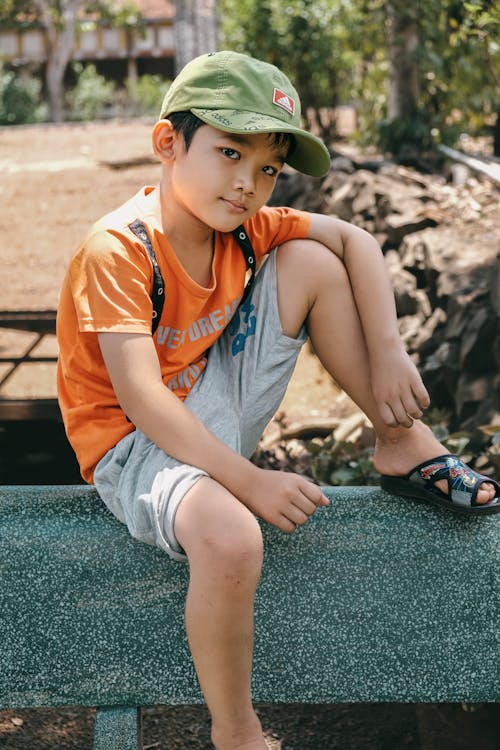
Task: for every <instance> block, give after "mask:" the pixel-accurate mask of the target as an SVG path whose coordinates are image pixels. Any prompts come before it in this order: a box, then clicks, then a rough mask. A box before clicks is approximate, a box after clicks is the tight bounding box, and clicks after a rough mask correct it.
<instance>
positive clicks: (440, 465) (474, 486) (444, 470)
mask: <svg viewBox="0 0 500 750" xmlns="http://www.w3.org/2000/svg"><path fill="white" fill-rule="evenodd" d="M409 479H412V480H413V481H417V482H418V483H419V484H420V483H422V484H425V485H429V484H430V485H431V488H432V489H433V490H434V491H435V492H437V493H439V494H441V495H444V493H443V492H441V490H440V489H439V488H438V487H435V484H436V482H439V481H440V480H441V479H444V480H446V482H447V484H448V497H449V499H450V500H451V502H452V503H454V504H455V505H460V506H462V507H467V508H469V507H471V506H476V505H477V503H476V497H477V493H478V490H479V487H480V485H481V484H482V483H483V482H490V483H491V484H493V485H495V487H496V488H497V495H498V493H499V492H500V485H498V483H497V482H495V480H494V479H491V477H486V476H484V475H483V474H479V473H478V472H477V471H474V469H471V468H470V466H467V464H465V463H464V462H463V461H462V459H460V458H459V457H458V456H455V455H453V454H451V453H450V454H447V455H445V456H438V457H437V458H434V459H432V460H431V461H426V462H425V463H423V464H420V465H419V466H416V467H415V469H413V471H412V473H411V475H410V476H409Z"/></svg>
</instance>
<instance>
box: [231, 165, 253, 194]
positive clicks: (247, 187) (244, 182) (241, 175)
mask: <svg viewBox="0 0 500 750" xmlns="http://www.w3.org/2000/svg"><path fill="white" fill-rule="evenodd" d="M234 187H235V189H236V190H242V191H243V192H244V193H246V194H247V195H248V194H249V193H253V192H254V190H255V179H254V176H253V173H252V172H251V171H250V170H246V169H245V170H241V171H239V172H238V175H237V176H236V180H235V183H234Z"/></svg>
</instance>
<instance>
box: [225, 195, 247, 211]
mask: <svg viewBox="0 0 500 750" xmlns="http://www.w3.org/2000/svg"><path fill="white" fill-rule="evenodd" d="M221 200H222V202H223V203H225V205H226V206H227V208H229V210H230V211H234V212H235V213H238V214H241V213H243V212H244V211H246V206H245V204H244V203H242V202H241V201H231V200H229V199H228V198H222V199H221Z"/></svg>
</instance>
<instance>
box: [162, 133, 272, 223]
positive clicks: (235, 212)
mask: <svg viewBox="0 0 500 750" xmlns="http://www.w3.org/2000/svg"><path fill="white" fill-rule="evenodd" d="M173 151H174V158H173V160H172V161H171V163H170V181H169V185H170V198H171V199H172V198H173V199H174V200H175V201H176V203H177V204H178V206H179V208H181V209H182V210H184V211H185V212H187V213H188V214H189V215H190V216H191V217H195V218H197V219H198V220H199V221H201V222H202V223H203V224H205V225H206V226H208V227H210V228H211V229H215V230H218V231H220V232H230V231H232V230H233V229H235V228H236V227H237V226H238V225H239V224H242V223H243V222H244V221H246V220H247V219H249V218H250V217H251V216H253V215H254V214H255V213H256V212H257V211H258V210H259V209H260V208H261V207H262V206H263V205H264V204H265V203H266V202H267V200H268V198H269V197H270V195H271V192H272V190H273V188H274V185H275V183H276V179H277V177H278V174H279V173H280V171H281V169H282V167H283V164H284V160H285V158H286V155H287V154H286V151H287V147H286V146H284V147H283V146H281V147H280V146H276V144H275V143H274V139H273V135H271V134H268V133H258V134H252V135H235V134H232V133H224V132H223V131H221V130H217V129H216V128H213V127H212V126H210V125H203V126H201V127H200V128H199V129H198V130H197V131H196V133H195V134H194V137H193V140H192V141H191V144H190V146H189V149H188V150H187V151H186V147H185V144H184V139H183V138H182V136H178V135H176V137H175V142H174V149H173Z"/></svg>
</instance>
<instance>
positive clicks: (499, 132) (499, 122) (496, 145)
mask: <svg viewBox="0 0 500 750" xmlns="http://www.w3.org/2000/svg"><path fill="white" fill-rule="evenodd" d="M493 153H494V155H495V156H500V107H499V108H498V110H497V119H496V121H495V124H494V126H493Z"/></svg>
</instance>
